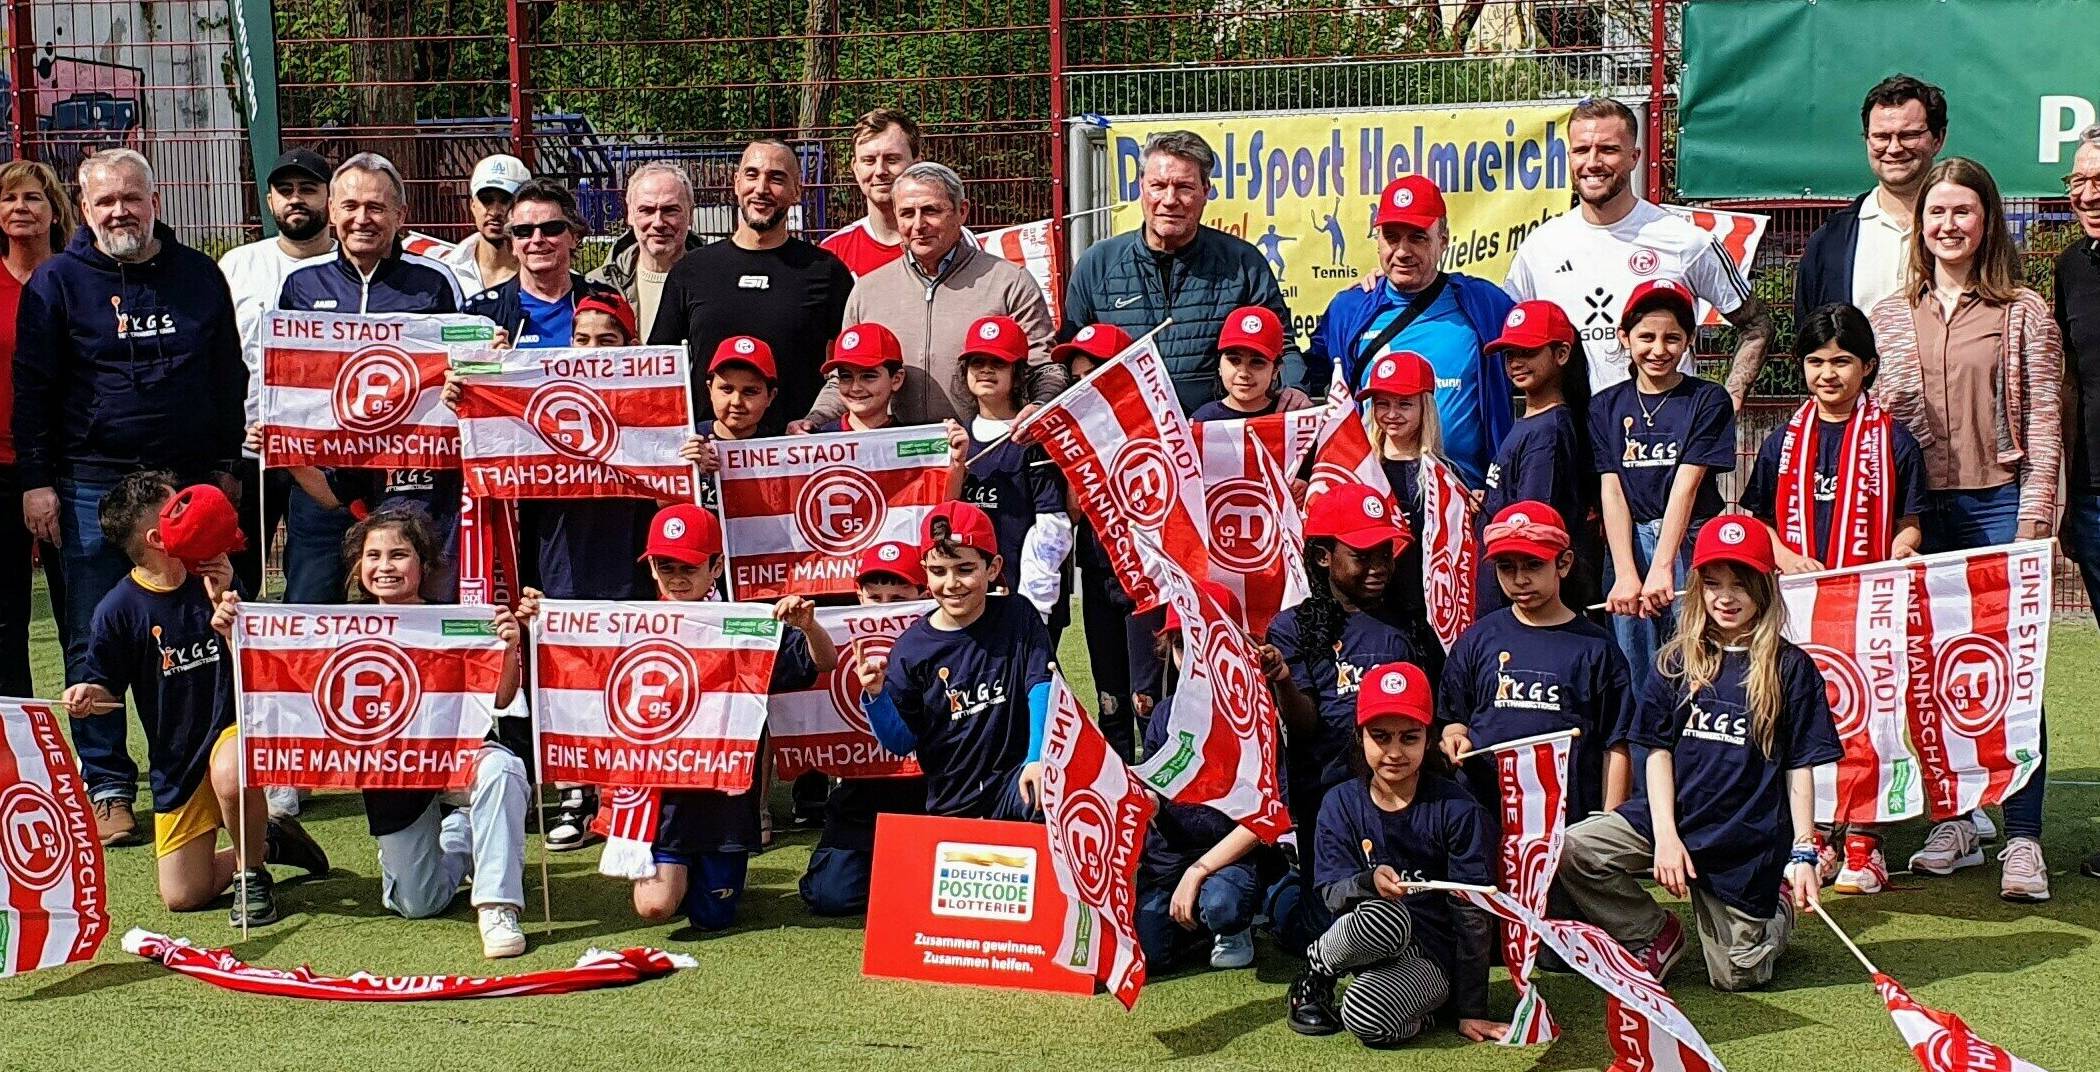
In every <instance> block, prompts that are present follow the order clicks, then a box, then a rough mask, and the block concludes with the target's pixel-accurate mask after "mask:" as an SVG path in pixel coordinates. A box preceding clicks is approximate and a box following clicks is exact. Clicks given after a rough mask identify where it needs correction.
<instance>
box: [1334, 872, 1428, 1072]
mask: <svg viewBox="0 0 2100 1072" xmlns="http://www.w3.org/2000/svg"><path fill="white" fill-rule="evenodd" d="M1414 930H1415V928H1414V921H1413V920H1412V919H1410V918H1409V917H1408V914H1407V907H1406V906H1405V905H1402V904H1399V903H1397V902H1394V901H1386V900H1374V901H1365V902H1364V903H1363V904H1360V905H1358V906H1357V907H1356V908H1355V909H1353V910H1351V911H1350V912H1349V914H1348V915H1345V916H1343V917H1342V918H1340V919H1337V920H1335V921H1334V925H1333V926H1332V927H1329V928H1328V929H1327V933H1326V934H1323V935H1321V936H1320V938H1319V940H1318V941H1315V942H1314V943H1313V944H1312V948H1311V949H1310V950H1307V957H1308V959H1309V960H1310V961H1311V962H1312V966H1313V968H1314V970H1316V971H1320V972H1323V973H1325V974H1328V975H1347V974H1350V973H1352V972H1353V973H1355V976H1356V978H1354V979H1353V980H1351V981H1350V983H1349V989H1348V990H1346V991H1344V992H1343V993H1342V1008H1341V1013H1342V1026H1344V1027H1347V1028H1348V1029H1349V1033H1350V1034H1352V1035H1355V1036H1356V1037H1357V1039H1358V1041H1361V1042H1362V1043H1363V1044H1364V1045H1366V1046H1393V1045H1397V1044H1399V1043H1402V1042H1406V1041H1407V1040H1408V1039H1411V1038H1413V1037H1415V1036H1416V1035H1417V1034H1420V1033H1421V1031H1422V1026H1423V1025H1424V1024H1425V1023H1427V1022H1428V1020H1429V1015H1430V1014H1431V1013H1433V1012H1435V1011H1436V1010H1437V1009H1439V1008H1442V1007H1443V1004H1444V1002H1445V1001H1447V1000H1449V998H1450V996H1451V983H1450V980H1448V979H1446V978H1444V970H1443V969H1442V968H1440V967H1438V966H1437V963H1436V962H1435V961H1433V960H1430V959H1429V958H1428V957H1426V956H1423V955H1422V951H1421V950H1420V949H1419V948H1417V947H1416V946H1415V941H1414Z"/></svg>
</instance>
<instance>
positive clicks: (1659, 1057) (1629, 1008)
mask: <svg viewBox="0 0 2100 1072" xmlns="http://www.w3.org/2000/svg"><path fill="white" fill-rule="evenodd" d="M1452 895H1453V896H1455V897H1458V898H1459V899H1460V900H1463V901H1466V902H1468V903H1470V904H1472V905H1473V906H1474V907H1476V908H1479V909H1481V910H1483V911H1485V912H1487V913H1488V914H1490V915H1493V916H1495V917H1497V918H1499V919H1501V920H1502V921H1503V922H1504V923H1511V924H1515V925H1517V926H1520V927H1524V928H1526V929H1528V930H1530V931H1531V932H1532V933H1533V934H1536V935H1537V936H1538V938H1539V941H1541V942H1544V943H1545V944H1546V948H1548V949H1551V950H1553V952H1554V953H1556V954H1558V955H1559V956H1560V959H1561V960H1562V962H1564V963H1566V964H1567V966H1568V967H1569V968H1570V969H1572V970H1573V971H1575V972H1577V973H1579V974H1580V975H1582V976H1583V978H1586V979H1588V980H1589V981H1590V982H1592V983H1595V984H1597V986H1598V987H1599V988H1600V989H1602V990H1603V991H1604V993H1605V996H1606V999H1607V1000H1606V1002H1605V1006H1606V1016H1607V1019H1608V1021H1609V1022H1608V1023H1607V1024H1606V1027H1607V1028H1609V1033H1610V1035H1611V1046H1612V1053H1613V1054H1614V1055H1615V1060H1614V1061H1613V1062H1612V1064H1611V1067H1610V1069H1608V1070H1607V1072H1724V1070H1723V1069H1722V1067H1721V1059H1720V1058H1718V1057H1715V1056H1714V1052H1713V1050H1711V1049H1709V1048H1708V1047H1707V1045H1706V1039H1704V1038H1703V1037H1701V1036H1700V1034H1699V1030H1698V1029H1697V1028H1695V1027H1693V1026H1692V1022H1691V1021H1690V1020H1687V1019H1685V1015H1684V1011H1683V1010H1682V1009H1679V1008H1678V1007H1677V1002H1675V1001H1673V1000H1671V998H1670V992H1669V991H1667V990H1665V989H1663V987H1662V984H1660V983H1658V982H1656V981H1655V976H1653V975H1650V974H1649V973H1648V969H1647V968H1646V967H1644V966H1643V965H1642V964H1641V962H1640V961H1639V960H1638V959H1636V958H1635V957H1634V955H1633V954H1632V953H1629V952H1627V951H1626V947H1625V946H1622V945H1620V944H1619V943H1618V940H1617V939H1615V938H1613V937H1612V936H1611V935H1609V934H1606V933H1605V932H1604V931H1603V930H1601V929H1599V928H1597V927H1594V926H1592V925H1590V924H1588V923H1577V922H1575V921H1573V920H1564V919H1546V918H1544V917H1542V916H1540V915H1539V914H1538V913H1536V912H1533V911H1532V910H1531V909H1529V908H1527V907H1525V906H1524V905H1523V904H1521V903H1519V902H1518V901H1517V900H1516V899H1515V898H1513V897H1511V896H1510V895H1509V894H1506V893H1502V892H1500V891H1496V892H1493V893H1482V892H1479V891H1477V890H1470V889H1461V890H1453V891H1452Z"/></svg>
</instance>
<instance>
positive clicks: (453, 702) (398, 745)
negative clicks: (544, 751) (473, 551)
mask: <svg viewBox="0 0 2100 1072" xmlns="http://www.w3.org/2000/svg"><path fill="white" fill-rule="evenodd" d="M490 614H491V611H490V610H489V608H487V607H458V606H413V607H376V606H301V605H299V604H290V603H246V604H243V605H242V606H241V613H240V617H239V618H237V619H235V622H234V645H233V646H234V657H235V664H234V665H235V675H236V676H235V681H236V682H237V684H238V686H239V689H240V697H241V704H240V725H241V756H242V759H243V762H244V763H245V764H246V766H247V780H248V784H249V785H266V786H293V787H297V788H301V789H436V790H446V789H464V788H466V787H467V786H468V785H469V784H471V783H472V781H473V778H474V756H475V753H476V752H478V751H479V750H480V748H481V744H482V741H483V740H484V739H486V738H487V736H488V732H489V727H490V726H491V725H492V724H493V722H494V719H495V713H496V712H495V692H496V684H497V680H498V678H499V677H501V675H502V673H503V665H504V660H505V659H506V658H507V657H508V656H507V653H506V652H505V650H504V646H503V642H502V641H500V640H498V639H497V638H496V632H495V629H494V627H493V625H492V624H491V623H490Z"/></svg>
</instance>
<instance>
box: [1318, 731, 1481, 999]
mask: <svg viewBox="0 0 2100 1072" xmlns="http://www.w3.org/2000/svg"><path fill="white" fill-rule="evenodd" d="M1430 747H1435V746H1434V745H1433V744H1432V745H1431V746H1430ZM1494 831H1495V819H1494V816H1493V815H1492V814H1490V813H1489V812H1488V811H1487V810H1486V809H1485V808H1482V807H1481V806H1480V802H1479V801H1477V800H1474V799H1473V794H1471V793H1469V792H1467V791H1466V790H1465V787H1463V786H1461V785H1459V784H1458V783H1457V782H1454V781H1452V780H1451V779H1449V778H1446V777H1444V776H1442V775H1438V774H1430V773H1426V772H1425V773H1423V775H1422V776H1421V779H1420V781H1419V782H1417V783H1416V787H1415V799H1414V802H1413V803H1412V804H1409V805H1408V806H1407V807H1405V808H1402V809H1400V810H1399V811H1386V810H1385V809H1383V808H1380V807H1379V806H1378V805H1377V804H1375V803H1373V802H1372V800H1371V787H1370V783H1369V782H1367V781H1365V780H1364V779H1362V778H1351V779H1349V780H1348V781H1346V782H1343V783H1342V784H1340V785H1337V786H1335V787H1334V788H1333V789H1332V790H1329V791H1328V793H1327V797H1326V799H1324V800H1322V801H1321V802H1320V821H1319V829H1318V831H1317V832H1316V833H1315V834H1314V835H1313V853H1312V860H1313V870H1312V877H1313V884H1314V886H1316V887H1318V888H1319V889H1321V890H1322V891H1325V889H1326V888H1327V887H1329V886H1332V885H1333V884H1335V883H1337V882H1349V881H1352V880H1356V879H1358V878H1359V877H1360V876H1362V875H1363V874H1365V873H1366V872H1368V871H1371V870H1373V869H1374V868H1376V867H1378V866H1379V865H1384V866H1387V867H1390V868H1392V869H1393V870H1394V871H1396V872H1399V874H1400V878H1401V879H1402V880H1403V881H1409V882H1465V883H1471V884H1475V885H1482V886H1493V885H1496V884H1497V882H1496V875H1495V862H1494V861H1495V856H1494V848H1493V845H1494ZM1366 841H1368V842H1370V843H1371V851H1370V853H1369V854H1368V857H1367V856H1366V854H1365V852H1364V842H1366ZM1401 903H1403V904H1405V905H1406V906H1407V912H1408V915H1409V916H1411V917H1412V918H1413V920H1414V925H1415V942H1416V943H1417V944H1418V945H1420V946H1421V947H1422V952H1423V953H1425V954H1427V955H1428V956H1429V957H1430V958H1431V959H1434V960H1435V961H1436V962H1437V963H1438V964H1439V965H1441V966H1442V967H1443V969H1444V974H1445V975H1446V977H1450V978H1456V976H1455V974H1454V968H1455V967H1456V965H1457V962H1458V960H1459V959H1460V954H1459V945H1460V943H1459V933H1458V925H1457V920H1456V913H1455V912H1454V911H1453V909H1454V907H1455V906H1456V904H1457V902H1456V901H1455V900H1453V899H1452V897H1451V895H1450V894H1448V893H1445V892H1443V891H1441V890H1427V891H1423V892H1419V893H1412V894H1409V895H1408V896H1407V897H1406V898H1405V899H1403V900H1402V902H1401ZM1475 967H1476V968H1477V970H1478V972H1479V973H1480V974H1482V975H1483V976H1484V975H1485V974H1486V972H1487V962H1486V961H1485V960H1482V961H1481V962H1480V963H1479V964H1478V965H1477V966H1475ZM1454 989H1457V988H1455V987H1454Z"/></svg>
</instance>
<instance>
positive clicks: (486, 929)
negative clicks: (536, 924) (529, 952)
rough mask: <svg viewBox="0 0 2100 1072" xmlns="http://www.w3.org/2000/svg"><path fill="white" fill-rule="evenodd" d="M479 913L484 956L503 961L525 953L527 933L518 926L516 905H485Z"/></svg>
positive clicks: (482, 953)
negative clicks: (505, 958)
mask: <svg viewBox="0 0 2100 1072" xmlns="http://www.w3.org/2000/svg"><path fill="white" fill-rule="evenodd" d="M479 911H480V915H481V955H482V956H484V957H487V958H488V959H490V960H501V959H503V958H504V957H514V956H517V955H518V954H520V953H523V952H524V951H525V931H524V930H523V929H522V928H520V927H519V926H518V909H517V906H516V905H507V904H499V905H484V906H483V907H482V908H481V909H480V910H479Z"/></svg>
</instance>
